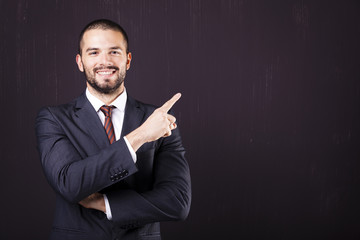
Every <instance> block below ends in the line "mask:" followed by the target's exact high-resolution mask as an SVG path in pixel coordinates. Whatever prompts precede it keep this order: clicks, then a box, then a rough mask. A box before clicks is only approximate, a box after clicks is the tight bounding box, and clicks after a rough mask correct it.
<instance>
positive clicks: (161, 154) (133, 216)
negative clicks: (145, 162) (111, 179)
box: [107, 130, 191, 228]
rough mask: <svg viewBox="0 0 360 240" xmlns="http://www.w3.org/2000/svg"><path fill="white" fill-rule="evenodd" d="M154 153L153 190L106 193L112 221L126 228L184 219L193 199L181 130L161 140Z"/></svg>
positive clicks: (127, 190)
mask: <svg viewBox="0 0 360 240" xmlns="http://www.w3.org/2000/svg"><path fill="white" fill-rule="evenodd" d="M160 141H161V143H160V144H161V146H160V148H159V149H158V151H157V152H156V153H155V160H154V173H153V174H154V184H153V189H152V190H150V191H147V192H143V193H140V192H136V191H134V190H132V189H126V190H117V191H113V192H110V193H108V194H107V197H108V199H109V201H110V205H111V209H112V216H113V221H114V222H115V223H116V224H119V225H121V226H123V227H125V228H127V227H136V226H139V225H144V224H147V223H152V222H159V221H169V220H183V219H185V218H186V216H187V215H188V212H189V209H190V202H191V184H190V172H189V167H188V164H187V162H186V160H185V158H184V153H185V151H184V148H183V147H182V145H181V138H180V135H179V131H178V130H174V131H173V133H172V135H171V136H169V137H167V138H163V139H161V140H160Z"/></svg>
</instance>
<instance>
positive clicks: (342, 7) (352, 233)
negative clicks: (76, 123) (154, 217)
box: [0, 0, 360, 240]
mask: <svg viewBox="0 0 360 240" xmlns="http://www.w3.org/2000/svg"><path fill="white" fill-rule="evenodd" d="M359 10H360V4H359V2H358V1H356V0H354V1H351V0H345V1H325V0H324V1H311V0H283V1H281V0H273V1H268V0H254V1H250V0H243V1H241V0H214V1H205V0H182V1H176V0H152V1H150V0H132V1H130V0H118V1H110V0H100V1H98V0H92V1H85V0H82V1H65V0H56V1H55V0H42V1H36V0H7V1H5V0H0V13H1V14H0V36H1V38H0V58H1V60H0V61H1V62H0V106H1V107H2V110H1V113H2V115H1V145H0V150H1V152H0V159H1V168H0V176H1V181H0V187H1V191H2V193H1V200H0V204H1V206H2V211H1V212H2V213H1V216H0V219H1V222H0V230H1V231H0V238H1V239H23V238H26V239H39V240H42V239H46V237H47V235H48V232H49V230H50V227H51V220H52V214H53V208H54V194H53V192H52V190H51V189H50V187H49V186H48V184H47V183H46V180H45V178H44V176H43V173H42V170H41V167H40V162H39V159H38V155H37V151H36V143H35V136H34V118H35V116H36V113H37V111H38V109H39V108H40V107H41V106H44V105H53V104H60V103H64V102H68V101H70V100H71V99H73V98H75V97H76V96H78V95H79V94H80V93H81V92H82V91H83V90H84V87H85V81H84V77H83V75H82V74H81V73H80V72H79V71H78V70H77V67H76V65H75V54H76V51H77V38H78V34H79V32H80V30H81V29H82V27H83V26H84V25H85V24H87V23H88V22H90V21H91V20H94V19H96V18H109V19H112V20H115V21H117V22H119V23H120V24H121V25H123V26H124V28H125V29H126V30H127V32H128V34H129V37H130V50H131V51H132V53H133V62H132V67H131V69H130V71H129V72H128V76H127V78H126V80H125V81H126V83H125V84H126V86H127V89H128V93H129V94H130V95H132V96H133V97H135V98H137V99H139V100H142V101H144V102H149V103H153V104H157V105H160V104H162V103H163V102H164V101H165V100H167V99H168V98H169V97H170V96H171V95H172V94H173V93H175V92H178V91H180V92H182V93H183V97H182V99H181V100H180V102H178V103H177V104H176V106H175V112H176V117H177V119H178V122H179V125H180V128H181V132H182V136H183V141H184V145H185V147H186V149H187V158H188V160H189V163H190V167H191V173H192V180H193V204H192V209H191V212H190V215H189V218H188V220H186V221H185V222H179V223H164V224H163V238H164V239H172V240H173V239H175V240H176V239H359V238H360V220H359V215H360V204H359V203H360V162H359V161H360V158H359V157H360V156H359V155H360V154H359V153H360V150H359V149H360V136H359V134H360V127H359V126H360V81H359V80H360V71H359V69H360V68H359V66H360V58H359V56H360V14H359Z"/></svg>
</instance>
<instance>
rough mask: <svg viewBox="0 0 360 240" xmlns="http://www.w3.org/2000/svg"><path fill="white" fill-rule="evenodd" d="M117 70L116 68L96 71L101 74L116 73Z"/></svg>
mask: <svg viewBox="0 0 360 240" xmlns="http://www.w3.org/2000/svg"><path fill="white" fill-rule="evenodd" d="M115 72H116V70H107V71H98V72H96V73H97V74H99V75H103V76H104V75H111V74H113V73H115Z"/></svg>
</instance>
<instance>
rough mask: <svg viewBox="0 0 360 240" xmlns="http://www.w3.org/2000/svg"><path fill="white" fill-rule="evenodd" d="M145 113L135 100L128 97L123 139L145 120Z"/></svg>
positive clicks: (122, 133)
mask: <svg viewBox="0 0 360 240" xmlns="http://www.w3.org/2000/svg"><path fill="white" fill-rule="evenodd" d="M144 114H145V112H144V111H143V110H142V109H141V106H140V105H139V103H138V102H136V101H135V100H134V99H133V98H131V97H130V96H129V95H128V98H127V102H126V106H125V115H124V122H123V128H122V131H121V138H122V137H124V136H126V135H127V134H128V133H130V132H132V131H133V130H134V129H136V128H137V127H139V126H140V125H141V124H142V122H143V119H144Z"/></svg>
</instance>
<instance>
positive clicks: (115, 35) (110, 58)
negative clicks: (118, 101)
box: [76, 19, 131, 94]
mask: <svg viewBox="0 0 360 240" xmlns="http://www.w3.org/2000/svg"><path fill="white" fill-rule="evenodd" d="M76 62H77V64H78V67H79V70H80V71H82V72H84V73H85V76H86V79H87V87H88V89H89V91H90V92H92V93H94V94H120V93H121V92H122V91H123V88H124V79H125V76H126V71H127V70H128V69H129V68H130V62H131V53H130V52H129V51H128V39H127V35H126V33H125V31H124V30H123V28H122V27H120V26H119V25H118V24H116V23H114V22H112V21H110V20H103V19H101V20H96V21H93V22H91V23H90V24H88V25H87V26H86V27H85V28H84V30H83V31H82V32H81V34H80V41H79V54H77V55H76Z"/></svg>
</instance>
